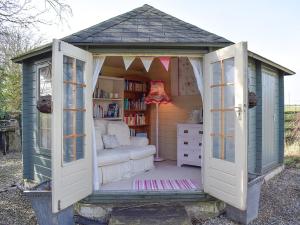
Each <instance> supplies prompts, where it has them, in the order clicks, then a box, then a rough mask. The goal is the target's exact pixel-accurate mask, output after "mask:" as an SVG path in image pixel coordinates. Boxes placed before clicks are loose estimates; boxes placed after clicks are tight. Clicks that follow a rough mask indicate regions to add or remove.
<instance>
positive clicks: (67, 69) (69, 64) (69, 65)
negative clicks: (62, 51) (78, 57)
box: [63, 56, 75, 81]
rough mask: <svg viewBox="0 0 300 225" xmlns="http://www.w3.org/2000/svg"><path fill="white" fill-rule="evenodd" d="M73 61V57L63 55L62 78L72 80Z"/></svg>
mask: <svg viewBox="0 0 300 225" xmlns="http://www.w3.org/2000/svg"><path fill="white" fill-rule="evenodd" d="M73 63H74V59H73V58H71V57H68V56H64V66H63V67H64V80H66V81H73V74H74V73H75V71H73Z"/></svg>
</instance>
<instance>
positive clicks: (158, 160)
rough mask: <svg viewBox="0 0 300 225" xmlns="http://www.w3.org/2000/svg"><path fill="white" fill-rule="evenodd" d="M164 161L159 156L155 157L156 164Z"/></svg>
mask: <svg viewBox="0 0 300 225" xmlns="http://www.w3.org/2000/svg"><path fill="white" fill-rule="evenodd" d="M162 161H165V159H163V158H161V157H159V156H155V157H154V162H162Z"/></svg>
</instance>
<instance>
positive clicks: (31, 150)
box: [22, 62, 51, 182]
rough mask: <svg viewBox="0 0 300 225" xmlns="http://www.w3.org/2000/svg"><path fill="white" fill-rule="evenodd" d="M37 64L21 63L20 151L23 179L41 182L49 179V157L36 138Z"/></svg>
mask: <svg viewBox="0 0 300 225" xmlns="http://www.w3.org/2000/svg"><path fill="white" fill-rule="evenodd" d="M36 67H37V64H36V63H35V62H24V63H23V87H22V94H23V95H22V97H23V99H22V128H23V132H22V151H23V178H24V179H30V180H35V181H37V182H42V181H44V180H49V179H51V155H50V154H49V153H46V152H44V151H42V150H40V149H39V147H38V143H37V142H38V138H37V128H38V124H37V115H38V114H37V109H36V100H37V96H36V94H37V89H36V84H37V71H36Z"/></svg>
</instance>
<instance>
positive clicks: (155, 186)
mask: <svg viewBox="0 0 300 225" xmlns="http://www.w3.org/2000/svg"><path fill="white" fill-rule="evenodd" d="M197 188H199V186H198V185H197V184H196V182H194V181H193V180H191V179H175V180H168V179H164V180H159V179H154V180H141V179H137V180H134V181H133V189H134V190H137V191H161V190H194V189H197Z"/></svg>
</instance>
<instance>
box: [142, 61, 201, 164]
mask: <svg viewBox="0 0 300 225" xmlns="http://www.w3.org/2000/svg"><path fill="white" fill-rule="evenodd" d="M171 65H173V64H171ZM172 69H173V70H174V69H177V68H176V67H175V68H174V66H173V67H172V66H170V69H169V71H168V72H167V71H166V70H165V69H164V67H163V66H162V65H161V64H160V62H159V61H158V60H157V59H155V60H154V62H153V64H152V66H151V68H150V71H149V73H148V76H149V78H150V79H152V80H156V79H159V80H164V81H165V87H166V91H167V94H168V95H169V96H170V97H171V99H172V102H171V103H169V104H161V105H160V107H159V122H160V125H159V148H160V155H161V156H162V157H163V158H165V159H170V160H176V158H177V123H184V122H186V121H187V119H188V118H189V115H190V113H191V112H192V110H194V109H201V108H202V101H201V97H200V95H199V94H198V95H189V96H176V95H175V96H174V95H171V93H172V92H171V89H172V88H171V87H172V84H171V80H172V79H171V74H176V73H172ZM190 69H191V68H190ZM155 119H156V111H155V106H154V105H151V123H152V125H151V142H152V144H155V137H156V133H155V132H156V127H155Z"/></svg>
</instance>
